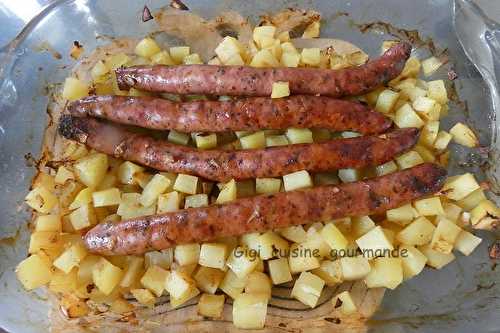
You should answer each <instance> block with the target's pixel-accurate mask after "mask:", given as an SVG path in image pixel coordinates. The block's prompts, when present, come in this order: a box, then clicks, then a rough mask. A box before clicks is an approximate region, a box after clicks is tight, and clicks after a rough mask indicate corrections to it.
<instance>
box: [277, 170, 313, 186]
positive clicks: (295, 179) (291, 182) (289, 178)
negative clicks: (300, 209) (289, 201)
mask: <svg viewBox="0 0 500 333" xmlns="http://www.w3.org/2000/svg"><path fill="white" fill-rule="evenodd" d="M283 185H284V187H285V191H294V190H297V189H301V188H308V187H312V186H313V183H312V179H311V176H310V175H309V173H308V172H307V171H306V170H302V171H296V172H293V173H289V174H287V175H284V176H283Z"/></svg>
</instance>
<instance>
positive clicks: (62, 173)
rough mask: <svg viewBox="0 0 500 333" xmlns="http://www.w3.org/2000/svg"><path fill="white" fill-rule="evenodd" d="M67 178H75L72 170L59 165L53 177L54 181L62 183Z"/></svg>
mask: <svg viewBox="0 0 500 333" xmlns="http://www.w3.org/2000/svg"><path fill="white" fill-rule="evenodd" d="M68 179H75V176H74V175H73V172H71V171H70V170H68V168H66V167H65V166H64V165H61V166H60V167H59V168H58V169H57V173H56V176H55V177H54V181H55V183H56V184H64V183H65V182H66V181H67V180H68Z"/></svg>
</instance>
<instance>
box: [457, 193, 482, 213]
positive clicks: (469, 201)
mask: <svg viewBox="0 0 500 333" xmlns="http://www.w3.org/2000/svg"><path fill="white" fill-rule="evenodd" d="M486 199H487V198H486V195H484V191H483V189H482V188H478V189H476V190H474V191H472V192H471V193H470V194H468V195H467V196H466V197H464V198H463V199H461V200H459V201H458V202H457V204H458V205H459V206H460V207H462V208H463V209H464V210H465V211H471V210H472V209H473V208H474V207H476V206H477V205H479V203H480V202H481V201H483V200H486Z"/></svg>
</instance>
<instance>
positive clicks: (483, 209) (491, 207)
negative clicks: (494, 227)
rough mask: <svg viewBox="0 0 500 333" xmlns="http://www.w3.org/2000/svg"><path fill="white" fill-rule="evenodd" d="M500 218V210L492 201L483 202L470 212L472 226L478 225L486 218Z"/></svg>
mask: <svg viewBox="0 0 500 333" xmlns="http://www.w3.org/2000/svg"><path fill="white" fill-rule="evenodd" d="M488 216H491V217H494V218H499V217H500V208H498V207H497V206H496V205H495V204H494V203H493V202H491V201H490V200H483V201H481V202H480V203H479V204H478V205H477V206H476V207H474V208H473V209H472V210H471V211H470V220H471V223H472V225H476V224H478V223H479V222H480V221H481V220H482V219H484V218H485V217H488Z"/></svg>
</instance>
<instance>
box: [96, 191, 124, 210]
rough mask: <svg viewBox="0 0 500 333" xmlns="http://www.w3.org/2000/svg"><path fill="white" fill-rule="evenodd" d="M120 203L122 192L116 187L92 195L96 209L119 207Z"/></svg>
mask: <svg viewBox="0 0 500 333" xmlns="http://www.w3.org/2000/svg"><path fill="white" fill-rule="evenodd" d="M120 201H121V194H120V190H119V189H117V188H116V187H113V188H110V189H107V190H103V191H98V192H93V193H92V202H93V203H94V207H105V206H115V205H119V204H120Z"/></svg>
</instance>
